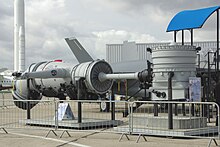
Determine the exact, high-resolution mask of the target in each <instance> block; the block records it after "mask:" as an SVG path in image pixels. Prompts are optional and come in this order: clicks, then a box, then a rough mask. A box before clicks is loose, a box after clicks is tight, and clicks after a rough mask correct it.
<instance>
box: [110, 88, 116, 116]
mask: <svg viewBox="0 0 220 147" xmlns="http://www.w3.org/2000/svg"><path fill="white" fill-rule="evenodd" d="M111 108H112V109H111V119H112V120H115V94H114V90H113V88H112V93H111Z"/></svg>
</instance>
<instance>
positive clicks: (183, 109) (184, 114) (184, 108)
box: [182, 104, 186, 116]
mask: <svg viewBox="0 0 220 147" xmlns="http://www.w3.org/2000/svg"><path fill="white" fill-rule="evenodd" d="M182 113H183V116H186V107H185V104H182Z"/></svg>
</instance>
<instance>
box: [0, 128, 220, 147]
mask: <svg viewBox="0 0 220 147" xmlns="http://www.w3.org/2000/svg"><path fill="white" fill-rule="evenodd" d="M7 131H8V134H6V133H5V132H4V131H3V130H1V131H0V146H1V147H26V146H27V147H30V146H39V147H70V146H73V147H114V146H115V147H134V146H135V147H146V146H147V147H161V146H164V147H167V146H169V147H206V146H208V144H209V141H210V139H208V138H207V139H192V138H167V137H153V136H145V138H146V139H147V141H145V140H144V138H143V137H141V138H140V140H139V142H138V143H136V140H137V138H138V136H137V135H128V137H129V139H130V140H127V138H126V136H123V138H122V140H121V141H119V138H120V137H121V134H115V133H102V132H100V133H94V132H90V131H88V132H87V131H74V130H70V131H68V132H69V134H70V135H71V137H69V136H68V134H67V133H64V134H63V137H62V138H60V135H61V134H62V131H61V130H60V131H56V134H57V135H58V136H55V135H54V134H53V133H52V132H50V134H49V135H48V137H45V136H46V135H47V133H48V130H28V129H26V130H21V129H14V130H13V129H7ZM217 143H220V141H219V140H217ZM211 146H213V147H214V146H216V145H215V143H214V142H213V141H212V143H211Z"/></svg>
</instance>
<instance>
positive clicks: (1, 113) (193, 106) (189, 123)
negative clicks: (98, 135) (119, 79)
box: [0, 99, 220, 139]
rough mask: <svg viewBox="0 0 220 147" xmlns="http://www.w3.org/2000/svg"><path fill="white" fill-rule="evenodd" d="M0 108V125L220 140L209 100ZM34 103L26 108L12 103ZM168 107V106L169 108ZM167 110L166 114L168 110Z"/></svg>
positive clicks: (51, 103) (215, 108)
mask: <svg viewBox="0 0 220 147" xmlns="http://www.w3.org/2000/svg"><path fill="white" fill-rule="evenodd" d="M0 102H2V101H0ZM5 102H6V103H7V104H9V105H10V106H12V105H13V107H8V108H7V109H3V108H0V128H4V129H6V130H7V129H43V130H45V129H48V130H54V131H56V130H63V129H65V130H70V129H71V130H78V131H79V130H87V131H89V130H90V131H93V132H96V131H97V132H100V131H103V132H114V133H125V134H139V135H140V134H141V135H154V136H173V137H193V138H197V137H204V138H207V137H208V138H216V139H220V136H219V132H220V128H219V124H220V123H219V121H220V120H219V119H218V118H219V107H218V105H217V104H216V103H212V102H165V101H136V102H126V101H85V100H80V101H77V100H76V101H75V100H74V101H72V100H71V101H58V100H56V99H54V100H40V101H13V100H5ZM27 102H30V103H32V104H33V103H38V104H37V105H36V106H35V107H33V108H32V109H31V111H30V114H31V115H30V118H28V119H27V117H28V115H27V110H22V109H20V108H18V107H17V106H15V105H14V103H17V105H18V104H20V105H26V103H27ZM169 108H172V109H169ZM168 112H169V113H168Z"/></svg>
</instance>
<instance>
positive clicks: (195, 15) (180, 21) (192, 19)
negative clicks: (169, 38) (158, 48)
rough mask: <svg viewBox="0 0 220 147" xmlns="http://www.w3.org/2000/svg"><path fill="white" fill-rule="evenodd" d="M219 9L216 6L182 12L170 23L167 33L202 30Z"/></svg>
mask: <svg viewBox="0 0 220 147" xmlns="http://www.w3.org/2000/svg"><path fill="white" fill-rule="evenodd" d="M219 8H220V6H215V7H209V8H203V9H197V10H184V11H181V12H179V13H177V14H176V15H175V16H174V17H173V19H172V20H171V21H170V23H169V25H168V27H167V32H171V31H179V30H187V29H196V28H201V27H202V26H203V24H204V23H205V21H206V20H207V19H208V18H209V16H211V15H212V14H213V13H214V12H215V11H216V10H218V9H219Z"/></svg>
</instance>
